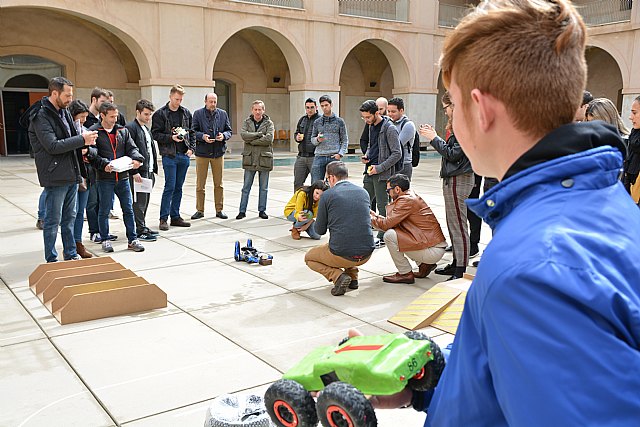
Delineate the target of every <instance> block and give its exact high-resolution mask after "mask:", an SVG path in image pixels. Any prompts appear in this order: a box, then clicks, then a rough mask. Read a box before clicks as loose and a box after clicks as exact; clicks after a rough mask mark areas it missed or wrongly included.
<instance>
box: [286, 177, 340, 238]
mask: <svg viewBox="0 0 640 427" xmlns="http://www.w3.org/2000/svg"><path fill="white" fill-rule="evenodd" d="M328 188H329V186H328V185H327V184H325V183H324V181H316V182H314V183H313V184H311V185H309V186H304V187H302V188H300V189H298V190H296V192H295V193H294V195H293V197H292V198H291V200H289V203H287V206H285V208H284V215H285V216H286V217H287V219H288V220H289V221H291V222H293V227H292V228H291V237H292V238H293V239H294V240H300V232H301V231H306V232H307V234H308V235H309V237H311V238H312V239H315V240H320V235H319V234H318V233H316V231H315V228H314V225H315V224H314V223H315V221H314V218H315V217H316V215H317V214H318V202H319V201H320V196H322V193H323V192H324V191H325V190H327V189H328Z"/></svg>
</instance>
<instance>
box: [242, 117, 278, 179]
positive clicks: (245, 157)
mask: <svg viewBox="0 0 640 427" xmlns="http://www.w3.org/2000/svg"><path fill="white" fill-rule="evenodd" d="M273 133H274V126H273V122H272V121H271V119H269V116H267V115H266V114H264V115H263V117H262V122H261V123H260V126H259V127H258V130H257V131H256V127H255V122H254V121H253V116H249V117H247V119H246V120H245V121H244V123H243V124H242V129H241V130H240V136H241V137H242V140H243V141H244V150H243V151H242V169H246V170H250V171H263V172H264V171H270V170H272V169H273Z"/></svg>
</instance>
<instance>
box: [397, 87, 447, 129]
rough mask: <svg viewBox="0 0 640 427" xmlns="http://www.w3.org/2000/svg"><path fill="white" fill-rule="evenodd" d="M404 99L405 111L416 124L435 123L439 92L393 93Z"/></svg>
mask: <svg viewBox="0 0 640 427" xmlns="http://www.w3.org/2000/svg"><path fill="white" fill-rule="evenodd" d="M393 96H397V97H399V98H402V99H403V100H404V112H405V114H406V115H407V117H409V118H410V119H411V120H413V122H414V123H416V125H419V124H421V123H429V124H431V125H433V124H435V121H436V108H437V105H438V94H436V93H433V94H432V93H398V94H395V93H394V94H393Z"/></svg>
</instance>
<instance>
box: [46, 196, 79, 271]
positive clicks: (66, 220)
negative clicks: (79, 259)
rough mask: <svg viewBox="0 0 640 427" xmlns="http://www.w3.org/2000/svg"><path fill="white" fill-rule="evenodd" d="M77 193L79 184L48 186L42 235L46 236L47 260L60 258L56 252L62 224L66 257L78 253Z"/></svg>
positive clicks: (61, 232) (69, 257) (52, 260)
mask: <svg viewBox="0 0 640 427" xmlns="http://www.w3.org/2000/svg"><path fill="white" fill-rule="evenodd" d="M77 194H78V184H71V185H63V186H60V187H46V192H45V202H44V205H45V215H44V229H43V231H42V236H43V238H44V259H45V260H46V261H47V262H55V261H57V260H58V252H56V238H57V236H58V226H60V234H61V236H62V247H63V255H64V259H65V260H67V259H71V258H73V257H75V256H76V255H77V252H76V242H75V240H73V223H74V221H75V220H76V195H77Z"/></svg>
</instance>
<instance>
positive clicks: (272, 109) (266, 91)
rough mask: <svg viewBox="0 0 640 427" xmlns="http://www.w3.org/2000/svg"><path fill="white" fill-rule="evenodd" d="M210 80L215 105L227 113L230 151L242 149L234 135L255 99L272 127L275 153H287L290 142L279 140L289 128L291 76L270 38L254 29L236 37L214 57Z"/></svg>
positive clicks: (246, 30)
mask: <svg viewBox="0 0 640 427" xmlns="http://www.w3.org/2000/svg"><path fill="white" fill-rule="evenodd" d="M213 79H214V80H215V82H216V89H215V90H216V93H217V94H218V105H219V107H220V108H224V109H225V110H227V112H228V113H229V118H230V120H231V126H232V128H233V129H234V137H233V138H232V139H231V141H230V145H231V148H232V150H233V149H234V147H235V148H239V147H241V140H240V139H239V136H237V135H238V134H239V133H240V132H239V130H240V127H241V126H242V123H243V121H244V120H245V118H246V117H247V116H248V115H249V114H250V108H251V103H252V102H253V101H254V100H256V99H261V100H262V101H264V103H265V107H266V114H267V115H268V116H269V118H270V119H271V120H272V121H273V123H274V125H275V129H276V141H274V149H276V150H282V151H288V150H289V138H279V137H281V136H283V135H288V131H289V128H290V119H289V89H288V87H289V85H290V84H291V72H290V70H289V64H288V62H287V59H286V58H285V54H284V53H283V51H282V50H281V49H280V47H279V46H278V44H276V43H275V41H274V40H272V39H271V37H269V36H267V35H266V34H265V33H263V32H262V31H258V30H257V29H253V28H247V29H243V30H240V31H238V32H237V33H235V34H234V35H233V36H231V37H230V38H229V39H228V40H227V41H226V42H225V43H224V44H223V45H222V47H221V48H220V51H219V53H218V55H217V56H216V59H215V63H214V66H213ZM224 104H226V108H225V107H224V106H223V105H224ZM280 131H284V133H283V132H280Z"/></svg>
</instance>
